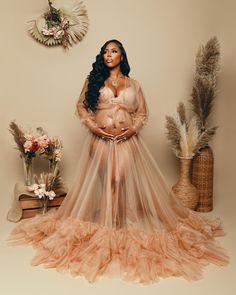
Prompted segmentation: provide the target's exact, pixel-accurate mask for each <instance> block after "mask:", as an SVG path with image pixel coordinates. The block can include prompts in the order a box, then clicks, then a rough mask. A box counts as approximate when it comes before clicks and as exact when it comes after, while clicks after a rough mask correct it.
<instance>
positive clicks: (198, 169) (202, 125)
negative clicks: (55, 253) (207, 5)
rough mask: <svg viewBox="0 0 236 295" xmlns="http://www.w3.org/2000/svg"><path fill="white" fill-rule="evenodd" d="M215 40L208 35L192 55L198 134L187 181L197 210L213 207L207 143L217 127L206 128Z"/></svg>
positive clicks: (215, 68) (214, 69) (216, 51)
mask: <svg viewBox="0 0 236 295" xmlns="http://www.w3.org/2000/svg"><path fill="white" fill-rule="evenodd" d="M219 57H220V50H219V42H218V40H217V38H216V37H214V38H211V39H210V40H209V41H208V42H207V43H206V45H205V46H201V47H200V48H199V50H198V52H197V55H196V66H195V76H194V85H193V90H192V95H191V96H192V97H191V99H190V103H191V104H192V110H193V112H194V114H195V115H196V116H197V118H198V122H199V130H200V134H201V141H202V143H201V146H200V148H199V152H198V153H197V154H196V155H195V157H194V158H193V164H192V169H191V181H192V183H193V184H194V185H195V186H196V187H197V189H198V191H199V204H198V206H197V211H199V212H208V211H211V210H212V209H213V169H214V156H213V151H212V149H211V147H210V146H209V144H208V142H209V140H210V139H212V137H213V136H214V134H215V132H216V129H217V127H212V128H207V121H208V118H209V115H210V114H211V112H212V108H213V102H214V99H215V97H216V82H217V74H218V72H219V69H220V67H219Z"/></svg>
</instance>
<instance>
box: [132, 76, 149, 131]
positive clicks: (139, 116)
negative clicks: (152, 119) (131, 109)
mask: <svg viewBox="0 0 236 295" xmlns="http://www.w3.org/2000/svg"><path fill="white" fill-rule="evenodd" d="M135 84H136V85H135V87H136V95H137V100H138V106H137V108H136V111H135V113H134V123H133V127H134V128H135V130H136V133H138V132H139V131H140V130H141V128H142V127H143V126H144V125H145V124H146V122H147V118H148V109H147V104H146V101H145V97H144V93H143V91H142V88H141V86H140V84H139V83H138V82H137V81H135Z"/></svg>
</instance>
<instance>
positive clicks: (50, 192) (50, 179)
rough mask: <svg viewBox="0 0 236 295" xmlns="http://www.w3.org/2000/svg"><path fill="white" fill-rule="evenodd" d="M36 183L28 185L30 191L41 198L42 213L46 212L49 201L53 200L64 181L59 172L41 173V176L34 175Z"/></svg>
mask: <svg viewBox="0 0 236 295" xmlns="http://www.w3.org/2000/svg"><path fill="white" fill-rule="evenodd" d="M34 181H35V183H34V184H33V185H31V186H29V187H28V190H29V191H30V192H34V194H35V196H36V197H37V198H38V199H39V200H40V203H41V209H42V213H43V214H45V213H46V212H47V208H48V202H49V201H51V200H53V199H54V197H56V195H57V191H58V190H60V189H62V188H63V185H64V184H63V181H62V178H61V176H60V174H59V171H57V172H56V174H51V173H41V174H40V178H38V177H37V176H36V175H34Z"/></svg>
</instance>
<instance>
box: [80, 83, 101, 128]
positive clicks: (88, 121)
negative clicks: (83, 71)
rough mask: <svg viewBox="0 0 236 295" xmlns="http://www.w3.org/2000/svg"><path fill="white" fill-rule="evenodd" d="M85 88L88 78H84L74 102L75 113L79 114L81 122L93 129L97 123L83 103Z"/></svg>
mask: <svg viewBox="0 0 236 295" xmlns="http://www.w3.org/2000/svg"><path fill="white" fill-rule="evenodd" d="M87 88H88V80H87V79H86V81H85V83H84V86H83V89H82V91H81V93H80V97H79V99H78V102H77V104H76V114H77V115H78V116H79V118H80V121H81V123H82V124H83V125H85V126H86V127H88V128H89V129H90V130H91V131H93V130H94V129H95V128H96V127H97V124H96V122H95V119H94V113H93V112H92V111H90V110H89V109H88V107H87V106H86V103H85V93H86V91H87Z"/></svg>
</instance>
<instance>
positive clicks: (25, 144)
mask: <svg viewBox="0 0 236 295" xmlns="http://www.w3.org/2000/svg"><path fill="white" fill-rule="evenodd" d="M31 147H32V142H31V141H30V140H26V142H25V143H24V149H25V152H30V150H31Z"/></svg>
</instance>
